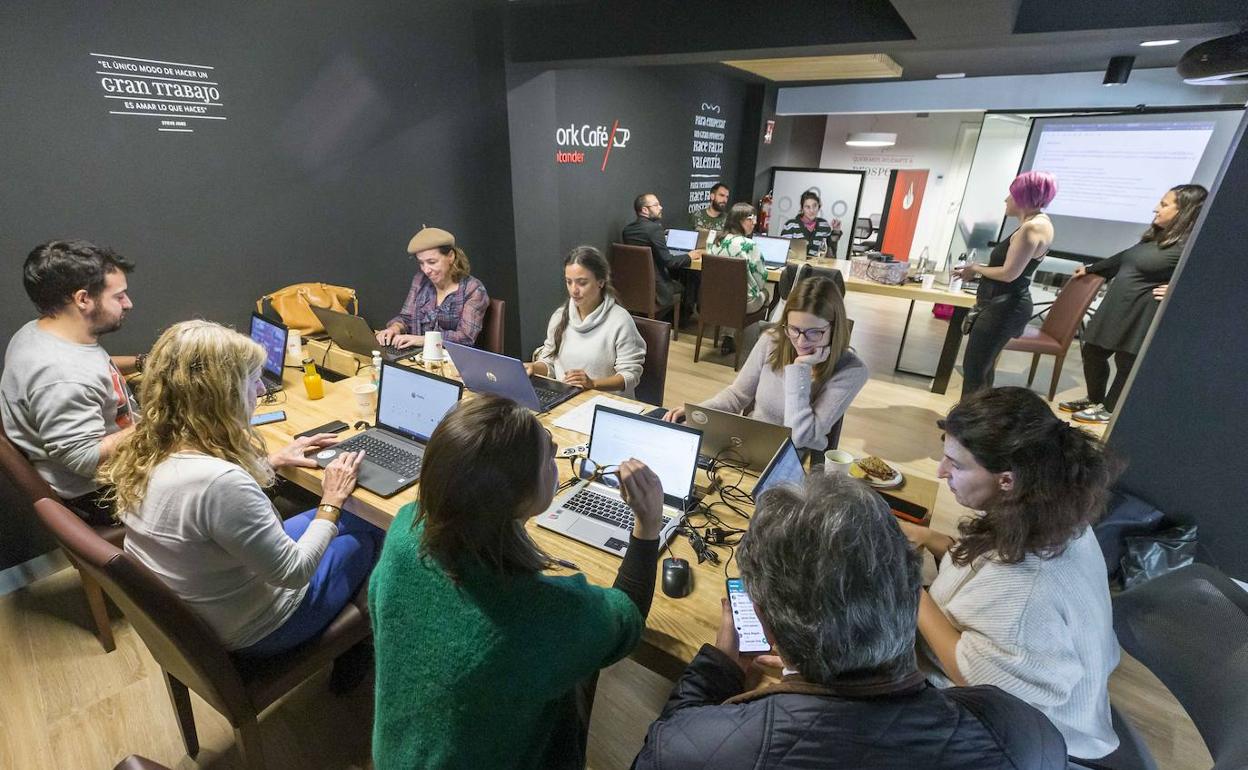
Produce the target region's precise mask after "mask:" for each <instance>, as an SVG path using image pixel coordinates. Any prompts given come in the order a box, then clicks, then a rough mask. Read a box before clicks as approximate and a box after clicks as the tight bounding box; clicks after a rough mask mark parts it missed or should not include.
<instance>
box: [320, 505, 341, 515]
mask: <svg viewBox="0 0 1248 770" xmlns="http://www.w3.org/2000/svg"><path fill="white" fill-rule="evenodd" d="M316 512H317V513H342V509H341V508H339V507H338V506H336V505H333V504H332V503H321V504H320V505H318V506H316Z"/></svg>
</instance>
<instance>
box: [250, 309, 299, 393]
mask: <svg viewBox="0 0 1248 770" xmlns="http://www.w3.org/2000/svg"><path fill="white" fill-rule="evenodd" d="M289 334H290V330H289V329H287V328H286V325H285V324H280V323H278V322H277V321H270V320H269V319H268V318H265V317H264V316H262V315H260V314H259V313H255V312H253V313H252V314H251V338H252V339H253V340H255V341H256V342H259V343H260V346H261V347H263V348H264V363H263V364H261V365H260V381H261V382H263V383H264V395H266V396H267V395H269V394H270V393H276V392H278V391H279V390H281V389H282V367H283V366H285V364H286V338H287V336H289Z"/></svg>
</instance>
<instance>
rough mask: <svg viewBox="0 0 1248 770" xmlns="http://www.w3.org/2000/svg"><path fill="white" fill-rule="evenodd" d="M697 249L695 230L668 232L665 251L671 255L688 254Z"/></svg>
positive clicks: (696, 232) (696, 233)
mask: <svg viewBox="0 0 1248 770" xmlns="http://www.w3.org/2000/svg"><path fill="white" fill-rule="evenodd" d="M696 248H698V231H697V230H668V231H667V250H668V251H670V252H671V253H673V254H688V253H689V252H691V251H693V250H694V249H696Z"/></svg>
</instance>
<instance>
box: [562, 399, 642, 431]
mask: <svg viewBox="0 0 1248 770" xmlns="http://www.w3.org/2000/svg"><path fill="white" fill-rule="evenodd" d="M599 404H602V405H603V406H609V407H611V408H612V409H619V410H620V411H622V412H632V413H633V414H641V413H642V412H644V411H645V410H646V409H647V406H646V405H645V404H639V403H637V402H636V401H621V400H620V399H618V398H611V397H610V396H594V397H593V398H591V399H590V400H588V401H586V402H585V403H583V404H581V405H580V406H578V407H577V408H575V409H573V410H572V411H570V412H568V413H567V414H565V415H563V416H562V417H560V418H559V419H557V420H555V427H556V428H563V429H564V430H572V431H576V432H577V433H584V434H585V435H586V436H588V435H589V431H590V429H591V428H593V427H594V407H596V406H598V405H599Z"/></svg>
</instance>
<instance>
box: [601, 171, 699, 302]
mask: <svg viewBox="0 0 1248 770" xmlns="http://www.w3.org/2000/svg"><path fill="white" fill-rule="evenodd" d="M633 212H634V213H636V214H637V218H636V219H634V220H633V221H632V222H629V223H628V224H626V225H624V229H623V231H622V232H621V233H620V240H622V241H623V242H624V243H626V244H629V245H631V246H646V247H648V248H649V249H650V254H651V256H652V258H653V259H654V298H655V302H656V303H657V304H658V306H659V307H667V306H668V305H671V304H672V300H673V298H674V297H675V296H676V292H678V291H680V289H681V283H680V281H679V280H678V279H677V277H676V276H677V275H678V271H679V270H680V269H681V268H685V267H689V265H690V263H691V260H693V259H700V258H701V257H702V252H701V251H699V250H697V249H695V250H693V251H691V252H689V253H688V254H679V255H678V254H673V253H671V252H670V251H668V250H667V236H666V234H665V233H664V232H663V204H661V203H659V198H658V196H657V195H655V194H654V193H642V194H641V195H638V196H637V198H636V199H635V200H634V201H633ZM692 302H693V298H692V297H689V296H687V295H686V296H685V297H684V303H685V308H686V310H688V308H689V307H690V304H691V303H692ZM686 317H688V316H686Z"/></svg>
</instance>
